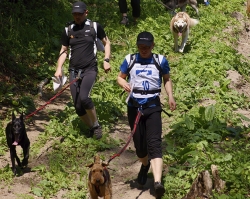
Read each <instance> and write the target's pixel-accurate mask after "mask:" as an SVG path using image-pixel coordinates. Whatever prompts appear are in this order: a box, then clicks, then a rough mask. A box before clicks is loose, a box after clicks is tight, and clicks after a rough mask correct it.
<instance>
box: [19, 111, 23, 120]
mask: <svg viewBox="0 0 250 199" xmlns="http://www.w3.org/2000/svg"><path fill="white" fill-rule="evenodd" d="M20 120H22V121H23V112H22V114H21V115H20Z"/></svg>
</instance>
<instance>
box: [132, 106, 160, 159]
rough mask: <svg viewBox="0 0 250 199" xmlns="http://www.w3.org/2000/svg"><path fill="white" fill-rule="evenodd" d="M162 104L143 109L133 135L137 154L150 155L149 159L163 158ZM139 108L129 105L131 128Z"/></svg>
mask: <svg viewBox="0 0 250 199" xmlns="http://www.w3.org/2000/svg"><path fill="white" fill-rule="evenodd" d="M161 111H162V108H161V106H155V107H150V108H146V109H143V110H142V113H143V115H142V116H141V118H140V120H139V123H138V124H137V127H136V131H135V134H134V136H133V140H134V146H135V148H136V155H137V156H138V157H139V158H144V157H146V156H147V155H148V157H149V159H154V158H162V147H161V144H162V140H161V135H162V121H161ZM137 112H138V108H136V107H129V106H128V121H129V125H130V128H131V130H132V129H133V127H134V122H135V119H136V116H137Z"/></svg>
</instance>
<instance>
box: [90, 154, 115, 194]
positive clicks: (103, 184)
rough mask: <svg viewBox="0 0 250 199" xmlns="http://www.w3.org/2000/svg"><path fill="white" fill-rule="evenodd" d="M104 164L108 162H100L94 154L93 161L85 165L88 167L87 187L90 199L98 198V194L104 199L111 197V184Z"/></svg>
mask: <svg viewBox="0 0 250 199" xmlns="http://www.w3.org/2000/svg"><path fill="white" fill-rule="evenodd" d="M106 166H108V164H105V163H101V160H100V157H99V156H95V158H94V163H92V164H90V165H87V167H89V168H90V171H89V179H88V187H89V193H90V196H91V198H92V199H98V196H99V197H103V198H104V199H111V198H112V184H111V179H110V175H109V172H108V169H107V168H106Z"/></svg>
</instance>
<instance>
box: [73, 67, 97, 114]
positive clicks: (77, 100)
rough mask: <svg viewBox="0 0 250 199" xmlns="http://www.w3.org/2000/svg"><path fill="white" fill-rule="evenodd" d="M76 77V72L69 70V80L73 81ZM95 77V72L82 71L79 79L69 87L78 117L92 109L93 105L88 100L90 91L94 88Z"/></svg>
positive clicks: (89, 99)
mask: <svg viewBox="0 0 250 199" xmlns="http://www.w3.org/2000/svg"><path fill="white" fill-rule="evenodd" d="M77 75H78V71H77V70H75V71H73V70H70V79H69V81H70V82H71V81H73V80H74V79H75V78H76V77H77ZM96 76H97V71H96V70H83V72H82V73H81V79H80V80H78V81H77V82H76V83H74V84H71V85H70V91H71V95H72V98H73V102H74V106H75V110H76V113H77V115H78V116H83V115H85V114H86V111H85V110H86V109H92V108H93V107H94V103H93V101H92V99H91V98H90V93H91V90H92V88H93V86H94V83H95V80H96Z"/></svg>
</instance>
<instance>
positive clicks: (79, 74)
mask: <svg viewBox="0 0 250 199" xmlns="http://www.w3.org/2000/svg"><path fill="white" fill-rule="evenodd" d="M81 73H82V70H81V69H80V70H79V71H78V74H77V77H76V78H77V79H81Z"/></svg>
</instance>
